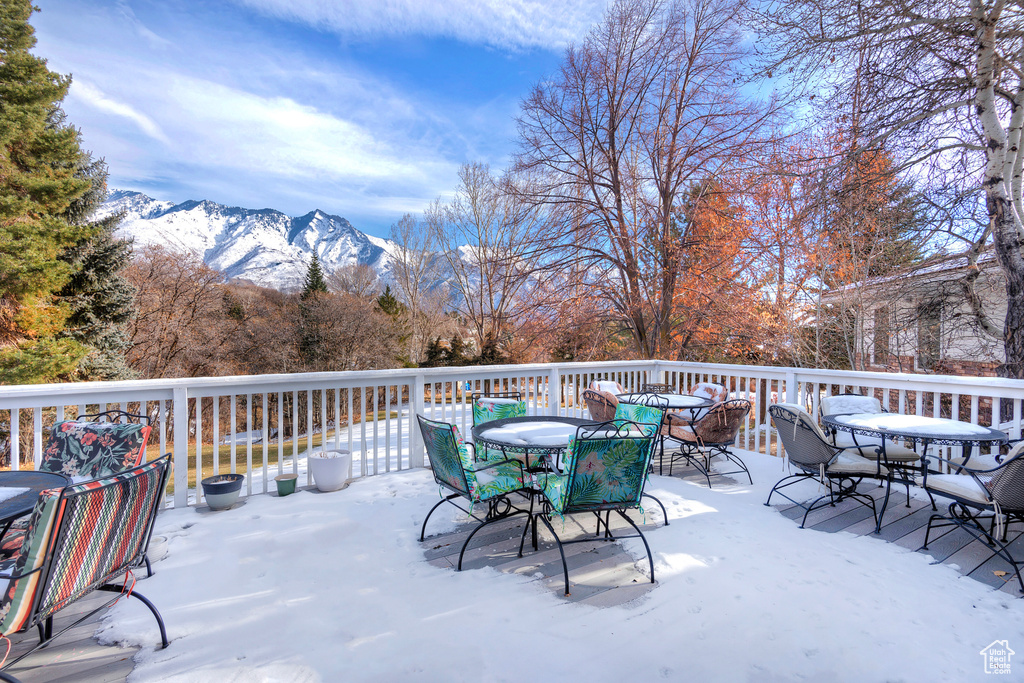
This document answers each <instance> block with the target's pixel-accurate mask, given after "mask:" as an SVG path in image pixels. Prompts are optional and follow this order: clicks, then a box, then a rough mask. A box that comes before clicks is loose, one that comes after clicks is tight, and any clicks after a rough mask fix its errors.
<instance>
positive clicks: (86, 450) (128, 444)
mask: <svg viewBox="0 0 1024 683" xmlns="http://www.w3.org/2000/svg"><path fill="white" fill-rule="evenodd" d="M151 430H152V427H150V426H149V425H143V424H135V423H130V424H122V423H119V422H77V421H74V420H70V421H66V422H58V423H57V424H55V425H54V426H53V429H52V430H51V431H50V442H49V444H47V446H46V450H45V451H44V452H43V462H42V464H40V466H39V469H40V471H43V472H56V473H57V474H65V475H67V476H69V477H79V478H82V477H84V478H86V479H97V478H99V477H107V476H110V475H112V474H116V473H118V472H122V471H124V470H126V469H129V468H132V467H136V466H137V465H139V464H141V463H142V461H143V460H144V459H145V455H146V441H147V440H148V439H149V433H150V431H151Z"/></svg>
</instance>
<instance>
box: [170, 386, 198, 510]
mask: <svg viewBox="0 0 1024 683" xmlns="http://www.w3.org/2000/svg"><path fill="white" fill-rule="evenodd" d="M171 400H172V406H171V414H172V415H173V416H174V449H173V451H172V452H173V456H172V457H171V462H172V463H173V464H174V507H176V508H183V507H187V506H188V419H189V415H188V388H187V387H175V388H174V394H173V398H172V399H171ZM202 478H203V474H202V472H196V485H197V486H198V485H199V480H200V479H202Z"/></svg>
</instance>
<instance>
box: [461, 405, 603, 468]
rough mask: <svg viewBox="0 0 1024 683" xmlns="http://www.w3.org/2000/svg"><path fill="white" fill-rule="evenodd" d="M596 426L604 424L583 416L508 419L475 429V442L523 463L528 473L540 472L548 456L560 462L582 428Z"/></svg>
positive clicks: (532, 416) (531, 416)
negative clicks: (529, 471) (530, 471)
mask: <svg viewBox="0 0 1024 683" xmlns="http://www.w3.org/2000/svg"><path fill="white" fill-rule="evenodd" d="M596 424H601V423H600V422H595V421H594V420H589V419H586V418H582V417H560V416H546V415H528V416H526V417H506V418H502V419H500V420H491V421H490V422H484V423H483V424H479V425H477V426H475V427H473V442H474V443H475V444H477V446H483V447H485V448H490V449H493V450H498V451H501V452H502V453H504V455H505V457H507V458H515V459H517V460H521V461H522V462H524V463H525V464H526V469H527V470H540V469H544V468H545V460H546V458H548V457H549V456H551V458H552V460H553V461H555V462H557V461H558V459H559V458H560V456H561V455H562V453H564V452H565V449H566V448H568V447H569V441H570V439H572V438H573V437H575V436H576V431H577V430H578V429H579V428H580V427H586V426H588V425H596Z"/></svg>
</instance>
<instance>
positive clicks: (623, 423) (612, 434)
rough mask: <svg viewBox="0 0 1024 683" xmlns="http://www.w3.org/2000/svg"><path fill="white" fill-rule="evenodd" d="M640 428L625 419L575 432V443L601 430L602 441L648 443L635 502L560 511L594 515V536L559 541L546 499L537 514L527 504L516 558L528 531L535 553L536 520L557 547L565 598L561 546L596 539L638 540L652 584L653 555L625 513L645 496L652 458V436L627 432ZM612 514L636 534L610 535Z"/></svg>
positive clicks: (572, 475) (566, 569)
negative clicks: (641, 479)
mask: <svg viewBox="0 0 1024 683" xmlns="http://www.w3.org/2000/svg"><path fill="white" fill-rule="evenodd" d="M616 422H618V424H616ZM640 427H641V425H640V423H637V422H630V421H628V420H618V421H609V422H604V423H600V424H597V425H592V426H587V427H580V428H578V429H577V430H576V439H579V440H585V439H587V435H586V433H587V432H593V431H597V430H603V431H605V432H606V433H607V434H608V435H607V436H602V437H601V439H602V440H605V439H608V438H614V439H630V440H636V441H648V442H649V443H648V447H647V463H646V465H645V466H644V468H643V472H644V476H643V481H641V482H640V495H639V496H637V501H636V502H635V503H632V504H629V503H600V504H592V505H576V506H572V505H570V506H568V507H567V508H566V509H565V510H563V511H562V515H563V516H564V515H572V514H579V513H581V512H583V513H586V512H590V513H593V514H594V516H595V517H596V518H597V528H596V530H595V531H594V536H587V537H586V538H575V539H570V540H562V539H561V538H559V536H558V534H557V533H555V529H554V527H553V526H552V524H551V522H550V521H549V519H548V518H549V517H550V516H551V515H552V514H554V512H553V510H552V509H551V504H550V503H549V502H548V500H547V499H546V498H544V499H543V503H542V506H541V510H540V511H539V512H534V510H533V501H532V500H531V504H530V518H529V521H528V522H527V525H526V528H524V529H523V534H522V537H521V538H520V539H519V557H522V556H523V547H524V545H525V543H526V534H527V532H529V531H530V530H531V529H532V531H533V534H532V540H533V549H534V550H537V520H538V519H539V520H540V521H541V522H542V523H543V524H544V526H545V527H547V530H548V531H550V532H551V535H552V536H554V538H555V543H556V544H557V546H558V554H559V556H561V558H562V573H563V576H564V579H565V594H566V595H570V593H569V565H568V564H567V563H566V560H565V550H564V547H563V546H565V545H567V544H570V543H593V542H595V541H598V540H601V541H617V540H621V539H624V538H639V539H640V540H641V541H643V544H644V548H645V549H646V550H647V558H648V560H649V562H650V567H651V583H654V555H653V554H652V553H651V546H650V544H649V543H648V542H647V538H646V537H645V536H644V534H643V532H642V531H640V527H639V526H637V525H636V522H634V521H633V520H632V519H630V518H629V516H628V515H627V514H626V510H628V509H630V508H634V507H639V506H640V502H639V501H640V500H641V499H642V498H643V497H644V496H645V495H647V494H645V493H644V492H643V490H644V487H645V486H646V485H647V476H648V474H649V473H650V464H651V460H652V459H653V457H654V439H655V436H656V435H651V436H643V437H637V436H633V435H631V434H630V432H631V431H634V430H636V431H640ZM548 458H549V465H550V466H551V469H552V470H553V471H557V468H556V467H555V463H554V461H553V460H552V459H551V458H550V456H548ZM567 474H568V475H569V481H568V482H566V486H568V487H569V490H570V491H571V490H572V485H573V481H574V480H575V477H576V474H577V473H576V471H575V470H573V471H571V472H567ZM650 497H651V498H654V497H653V496H650ZM654 500H656V501H657V498H654ZM659 505H660V501H659ZM662 509H664V506H663V507H662ZM602 512H603V513H604V519H602V518H601V513H602ZM612 512H615V513H617V514H618V515H619V516H620V517H622V518H623V519H624V520H626V522H627V523H628V524H629V525H630V526H631V527H633V530H634V531H636V533H635V534H628V535H615V534H614V533H612V529H611V526H610V522H611V513H612ZM665 524H666V525H668V517H667V516H666V518H665ZM602 527H603V528H604V533H603V534H602V532H601V529H602Z"/></svg>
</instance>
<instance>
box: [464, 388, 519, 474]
mask: <svg viewBox="0 0 1024 683" xmlns="http://www.w3.org/2000/svg"><path fill="white" fill-rule="evenodd" d="M472 402H473V426H474V427H476V426H477V425H481V424H484V423H485V422H492V421H494V420H501V419H503V418H506V417H526V401H524V400H523V394H522V392H519V391H500V392H495V393H487V392H480V391H478V392H474V393H473V396H472ZM475 454H476V457H477V459H479V460H504V459H505V454H504V453H502V452H501V451H499V450H495V449H487V448H481V449H479V450H476V451H475Z"/></svg>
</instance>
